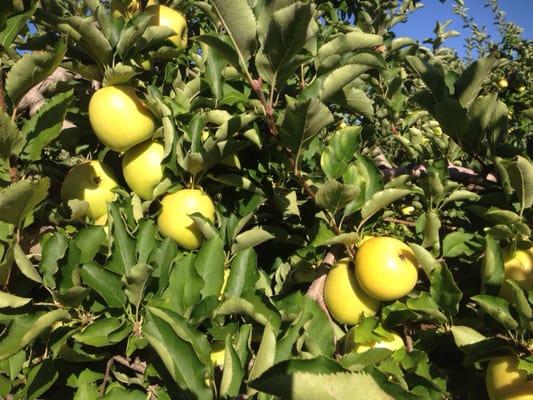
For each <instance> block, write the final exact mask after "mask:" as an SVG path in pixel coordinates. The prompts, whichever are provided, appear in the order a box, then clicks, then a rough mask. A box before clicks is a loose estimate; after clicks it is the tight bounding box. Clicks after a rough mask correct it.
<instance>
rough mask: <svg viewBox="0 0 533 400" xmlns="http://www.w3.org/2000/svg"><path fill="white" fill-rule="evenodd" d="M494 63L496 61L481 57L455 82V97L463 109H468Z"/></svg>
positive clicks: (491, 58)
mask: <svg viewBox="0 0 533 400" xmlns="http://www.w3.org/2000/svg"><path fill="white" fill-rule="evenodd" d="M496 63H497V60H496V59H495V58H493V57H481V58H479V59H477V60H476V61H475V62H474V63H472V64H471V65H470V66H469V67H468V68H467V69H465V70H464V71H463V73H462V74H461V76H460V77H459V79H458V80H456V81H455V85H454V86H455V97H456V98H457V99H458V100H459V102H460V103H461V105H462V106H463V107H464V108H469V107H470V105H471V104H472V102H473V101H474V100H475V98H476V97H477V95H478V94H479V92H480V91H481V87H482V85H483V82H484V81H485V79H487V78H488V77H489V76H490V73H491V72H492V69H493V68H494V67H495V66H496Z"/></svg>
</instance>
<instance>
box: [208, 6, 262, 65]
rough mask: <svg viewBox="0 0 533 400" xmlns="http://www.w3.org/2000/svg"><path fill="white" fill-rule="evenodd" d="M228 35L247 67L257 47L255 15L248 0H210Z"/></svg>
mask: <svg viewBox="0 0 533 400" xmlns="http://www.w3.org/2000/svg"><path fill="white" fill-rule="evenodd" d="M209 3H210V4H211V5H212V6H213V8H214V10H215V12H216V14H217V17H218V18H219V20H220V22H221V23H222V26H223V27H224V29H225V31H226V33H227V34H228V35H229V37H230V38H231V41H232V43H233V45H234V46H235V49H236V50H237V51H238V53H239V55H240V58H242V60H241V62H242V63H243V65H246V63H247V61H248V60H249V59H250V57H251V55H252V54H253V53H254V51H255V48H256V46H257V38H256V36H257V26H256V20H255V16H254V13H253V11H252V9H251V7H250V5H249V4H248V2H247V1H246V0H233V1H231V2H227V1H225V0H209Z"/></svg>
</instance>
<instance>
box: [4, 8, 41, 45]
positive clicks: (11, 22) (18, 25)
mask: <svg viewBox="0 0 533 400" xmlns="http://www.w3.org/2000/svg"><path fill="white" fill-rule="evenodd" d="M36 6H37V3H32V4H31V8H30V9H29V10H27V11H25V12H22V13H18V14H14V15H11V16H10V17H9V18H7V20H6V25H5V28H2V27H1V25H3V24H0V31H1V32H0V49H7V48H9V46H10V45H11V44H12V43H13V41H14V40H15V38H16V37H17V35H18V34H19V32H20V31H21V29H22V28H23V27H24V25H26V23H27V22H28V20H29V19H30V17H31V16H32V15H33V14H34V13H35V8H36Z"/></svg>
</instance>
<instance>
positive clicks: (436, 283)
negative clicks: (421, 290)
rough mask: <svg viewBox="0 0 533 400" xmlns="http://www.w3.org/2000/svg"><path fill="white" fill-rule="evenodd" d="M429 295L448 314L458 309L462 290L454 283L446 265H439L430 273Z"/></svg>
mask: <svg viewBox="0 0 533 400" xmlns="http://www.w3.org/2000/svg"><path fill="white" fill-rule="evenodd" d="M430 283H431V288H430V293H431V297H432V298H433V300H435V302H436V303H437V304H438V305H439V307H440V308H441V309H442V310H443V311H444V312H446V313H447V314H449V315H455V314H457V312H458V311H459V302H460V301H461V299H462V298H463V292H462V291H461V289H460V288H459V286H457V283H455V279H454V277H453V274H452V272H451V271H450V269H449V268H448V267H447V266H446V265H444V264H443V265H439V267H438V268H435V269H434V270H433V272H432V273H431V275H430Z"/></svg>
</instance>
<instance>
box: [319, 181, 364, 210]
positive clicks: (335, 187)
mask: <svg viewBox="0 0 533 400" xmlns="http://www.w3.org/2000/svg"><path fill="white" fill-rule="evenodd" d="M358 195H359V188H358V187H357V186H355V185H343V184H342V183H340V182H339V181H336V180H333V179H330V180H328V181H327V182H326V183H324V184H323V185H321V186H320V188H319V189H318V191H317V193H316V197H315V202H316V204H317V206H318V207H320V208H324V209H327V210H330V211H332V212H333V213H335V212H337V211H338V210H340V209H341V208H342V207H344V206H346V205H347V204H348V203H350V202H351V201H353V200H355V199H356V198H357V196H358Z"/></svg>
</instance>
